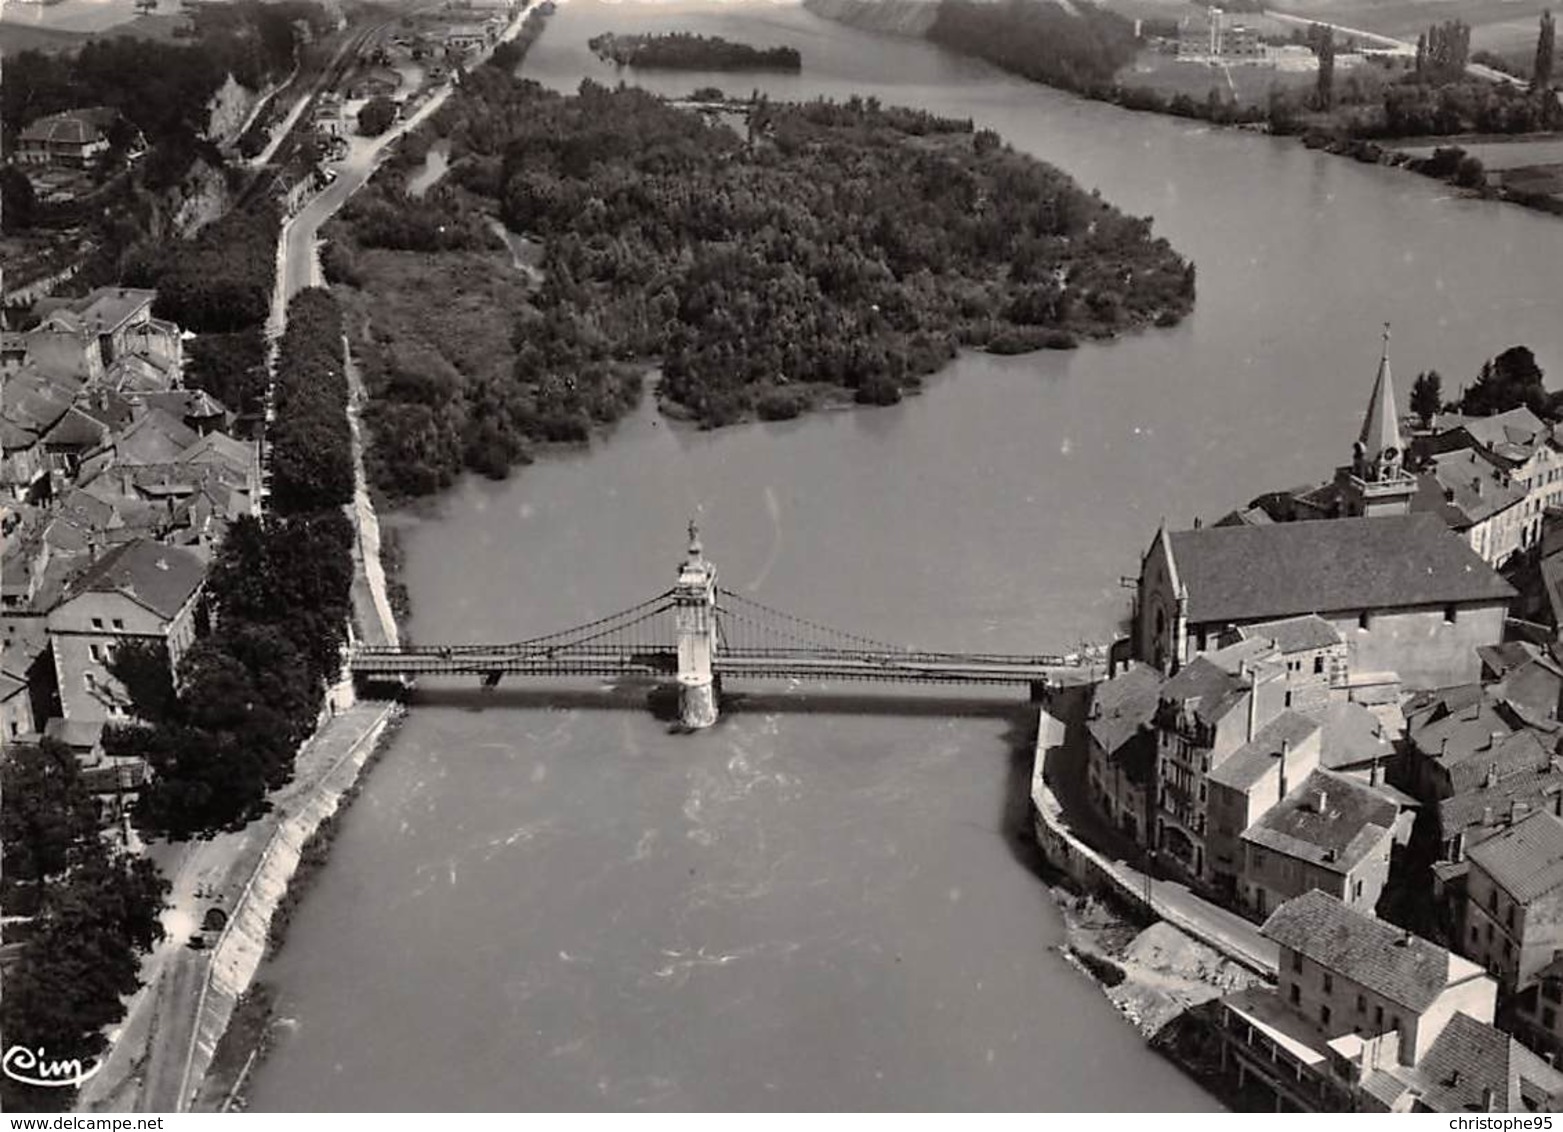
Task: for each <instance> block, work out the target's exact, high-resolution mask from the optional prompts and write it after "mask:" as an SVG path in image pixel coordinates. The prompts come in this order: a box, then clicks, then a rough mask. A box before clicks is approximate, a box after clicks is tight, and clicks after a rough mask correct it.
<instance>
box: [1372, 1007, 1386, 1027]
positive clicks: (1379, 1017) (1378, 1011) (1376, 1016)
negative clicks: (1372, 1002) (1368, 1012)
mask: <svg viewBox="0 0 1563 1132" xmlns="http://www.w3.org/2000/svg"><path fill="white" fill-rule="evenodd" d="M1373 1024H1374V1025H1375V1026H1379V1027H1382V1026H1383V1025H1384V1008H1383V1007H1382V1006H1375V1007H1374V1008H1373Z"/></svg>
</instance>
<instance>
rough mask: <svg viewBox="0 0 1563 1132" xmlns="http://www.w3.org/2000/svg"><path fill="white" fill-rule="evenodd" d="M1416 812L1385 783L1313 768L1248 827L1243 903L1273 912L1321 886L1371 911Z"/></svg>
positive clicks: (1355, 906) (1256, 911) (1253, 910)
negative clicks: (1379, 785)
mask: <svg viewBox="0 0 1563 1132" xmlns="http://www.w3.org/2000/svg"><path fill="white" fill-rule="evenodd" d="M1411 818H1412V814H1411V811H1410V810H1408V809H1406V808H1405V807H1403V806H1402V805H1401V804H1400V803H1399V802H1397V801H1395V800H1394V798H1392V797H1391V796H1390V795H1389V794H1386V793H1385V792H1384V791H1383V790H1381V789H1377V788H1375V787H1372V786H1369V785H1367V784H1365V783H1362V782H1359V781H1357V780H1356V779H1353V778H1349V777H1347V776H1346V775H1343V774H1336V773H1335V772H1333V771H1328V770H1322V769H1321V770H1316V771H1314V772H1313V773H1312V774H1310V775H1309V776H1308V777H1307V778H1306V779H1305V780H1304V781H1303V782H1302V783H1301V784H1300V785H1298V786H1297V788H1296V789H1294V790H1293V791H1292V792H1291V793H1290V794H1288V795H1287V796H1286V797H1285V799H1283V800H1282V801H1281V802H1280V803H1279V804H1278V805H1275V806H1273V807H1271V808H1270V810H1269V811H1268V812H1266V813H1264V814H1263V815H1261V816H1260V817H1259V818H1258V819H1257V820H1256V821H1255V822H1254V823H1253V824H1252V825H1250V826H1249V827H1248V828H1247V829H1246V830H1245V831H1244V832H1243V835H1242V842H1243V863H1242V883H1241V888H1240V894H1241V901H1242V905H1243V907H1244V909H1245V910H1246V911H1249V912H1251V913H1253V914H1255V915H1258V916H1267V915H1269V914H1270V913H1271V912H1273V911H1274V910H1275V909H1277V908H1279V907H1280V906H1281V905H1282V904H1284V903H1285V902H1286V901H1288V900H1290V899H1292V898H1293V897H1294V896H1301V895H1302V894H1303V893H1304V892H1307V891H1309V890H1310V889H1318V890H1319V891H1321V892H1323V893H1325V894H1326V895H1329V896H1333V897H1335V898H1336V899H1337V900H1339V901H1340V902H1341V903H1342V904H1344V905H1345V906H1346V907H1348V908H1351V909H1353V910H1355V911H1358V912H1362V913H1364V914H1367V915H1372V914H1373V910H1374V909H1375V908H1376V907H1377V906H1378V900H1379V896H1380V895H1381V894H1382V893H1383V891H1384V886H1385V884H1386V883H1387V882H1388V880H1389V866H1390V858H1391V856H1392V855H1393V852H1394V847H1395V845H1396V844H1397V843H1400V844H1404V842H1405V841H1406V839H1407V838H1408V837H1409V836H1410V833H1411Z"/></svg>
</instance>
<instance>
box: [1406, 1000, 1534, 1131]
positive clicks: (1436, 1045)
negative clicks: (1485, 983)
mask: <svg viewBox="0 0 1563 1132" xmlns="http://www.w3.org/2000/svg"><path fill="white" fill-rule="evenodd" d="M1413 1075H1414V1076H1415V1078H1416V1080H1417V1083H1418V1084H1419V1085H1420V1086H1421V1090H1420V1091H1421V1097H1420V1100H1421V1103H1422V1104H1423V1105H1425V1106H1426V1107H1427V1108H1429V1109H1431V1110H1432V1111H1434V1112H1482V1111H1485V1110H1486V1109H1487V1101H1488V1097H1489V1096H1491V1098H1492V1100H1493V1102H1494V1103H1493V1107H1494V1108H1495V1109H1496V1110H1497V1111H1499V1112H1538V1111H1539V1112H1550V1111H1551V1109H1552V1106H1551V1105H1550V1104H1549V1103H1548V1102H1549V1101H1550V1100H1551V1098H1552V1097H1554V1096H1555V1095H1557V1094H1558V1093H1559V1092H1563V1073H1559V1072H1558V1070H1556V1069H1554V1068H1553V1067H1552V1066H1550V1065H1548V1064H1547V1063H1546V1062H1545V1061H1543V1060H1542V1059H1541V1058H1539V1057H1537V1056H1536V1055H1535V1054H1534V1053H1532V1052H1531V1051H1530V1050H1528V1049H1526V1048H1525V1047H1524V1046H1522V1045H1520V1043H1519V1042H1517V1041H1515V1040H1514V1039H1513V1038H1511V1037H1510V1036H1509V1035H1508V1034H1505V1033H1503V1032H1502V1031H1501V1030H1497V1029H1495V1028H1493V1027H1492V1026H1489V1025H1488V1024H1487V1023H1485V1022H1479V1021H1477V1020H1476V1019H1475V1018H1472V1017H1471V1016H1470V1015H1469V1014H1466V1013H1464V1012H1463V1011H1461V1012H1457V1013H1456V1014H1455V1016H1454V1017H1453V1018H1451V1019H1449V1022H1448V1024H1447V1025H1445V1026H1444V1028H1443V1031H1442V1032H1441V1033H1440V1034H1439V1035H1438V1037H1437V1038H1435V1039H1434V1041H1433V1044H1432V1045H1431V1046H1429V1047H1428V1050H1427V1052H1426V1053H1425V1054H1423V1055H1422V1060H1421V1061H1420V1062H1418V1064H1417V1066H1416V1069H1415V1070H1414V1071H1413Z"/></svg>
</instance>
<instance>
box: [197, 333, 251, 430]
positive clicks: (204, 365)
mask: <svg viewBox="0 0 1563 1132" xmlns="http://www.w3.org/2000/svg"><path fill="white" fill-rule="evenodd" d="M184 376H185V385H186V386H187V387H188V388H190V389H201V390H204V391H206V392H207V393H210V394H211V395H212V396H213V397H215V398H217V400H219V401H221V402H222V403H223V405H224V406H225V407H227V408H228V409H230V410H232V411H233V412H235V413H237V414H239V415H240V416H241V417H247V418H253V417H255V416H257V415H259V414H260V412H261V410H262V408H263V406H264V402H265V398H266V338H265V335H264V334H263V333H262V331H261V328H260V327H259V326H252V327H250V328H249V329H247V330H236V331H234V332H232V333H230V334H201V335H198V336H197V337H196V338H194V339H193V340H192V341H191V342H190V343H189V344H188V346H186V348H185V375H184Z"/></svg>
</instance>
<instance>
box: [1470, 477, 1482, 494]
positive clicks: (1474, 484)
mask: <svg viewBox="0 0 1563 1132" xmlns="http://www.w3.org/2000/svg"><path fill="white" fill-rule="evenodd" d="M1471 490H1472V491H1474V492H1475V493H1476V494H1477V496H1478V497H1480V496H1481V494H1482V480H1481V477H1480V476H1478V477H1476V478H1475V479H1473V480H1472V481H1471Z"/></svg>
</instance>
